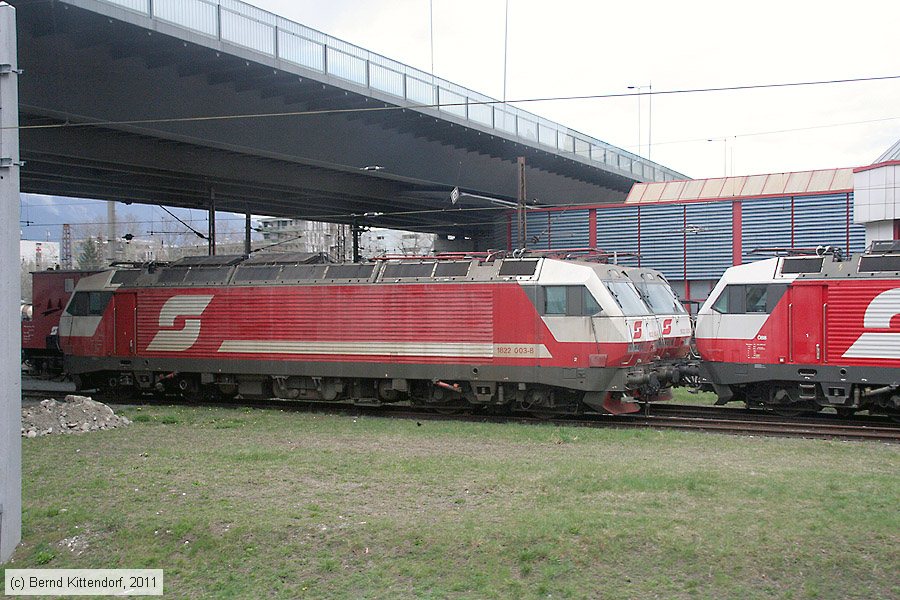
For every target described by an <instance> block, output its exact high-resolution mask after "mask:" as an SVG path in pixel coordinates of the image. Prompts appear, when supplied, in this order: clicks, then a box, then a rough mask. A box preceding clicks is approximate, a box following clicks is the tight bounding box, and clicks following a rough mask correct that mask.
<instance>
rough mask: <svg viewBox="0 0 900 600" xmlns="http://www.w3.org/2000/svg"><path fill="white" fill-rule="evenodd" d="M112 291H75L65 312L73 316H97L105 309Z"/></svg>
mask: <svg viewBox="0 0 900 600" xmlns="http://www.w3.org/2000/svg"><path fill="white" fill-rule="evenodd" d="M110 298H112V292H75V294H74V295H73V296H72V300H71V301H69V305H68V306H67V307H66V313H67V314H70V315H72V316H73V317H99V316H100V315H102V314H103V311H105V310H106V305H107V304H109V300H110Z"/></svg>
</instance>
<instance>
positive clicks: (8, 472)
mask: <svg viewBox="0 0 900 600" xmlns="http://www.w3.org/2000/svg"><path fill="white" fill-rule="evenodd" d="M17 64H18V63H17V59H16V9H14V8H13V7H12V6H9V5H8V4H6V3H5V2H0V127H2V129H0V331H3V332H5V333H4V335H2V336H0V563H3V562H6V561H7V560H9V558H10V557H11V556H12V553H13V550H15V548H16V546H17V545H18V543H19V541H20V540H21V539H22V435H21V432H22V374H21V373H22V370H21V360H20V359H21V356H22V348H21V344H22V338H21V336H20V335H19V331H21V318H20V313H19V302H20V300H21V299H22V294H21V284H20V278H19V268H20V267H19V131H18V129H16V127H17V126H18V124H19V94H18V82H17V80H16V78H17V77H18V74H17V72H16V70H17Z"/></svg>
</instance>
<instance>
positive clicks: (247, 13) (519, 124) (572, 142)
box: [100, 0, 685, 181]
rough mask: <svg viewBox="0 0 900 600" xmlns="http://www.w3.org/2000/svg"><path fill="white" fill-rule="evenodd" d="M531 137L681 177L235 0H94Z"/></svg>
mask: <svg viewBox="0 0 900 600" xmlns="http://www.w3.org/2000/svg"><path fill="white" fill-rule="evenodd" d="M100 1H101V2H104V3H107V4H114V5H116V6H120V7H123V8H127V9H129V10H132V11H135V12H138V13H141V14H144V15H147V16H149V17H152V18H156V19H159V20H161V21H166V22H168V23H171V24H174V25H177V26H180V27H183V28H185V29H188V30H190V31H192V32H194V33H199V34H201V35H206V36H209V37H210V38H213V39H217V40H221V41H224V42H228V43H231V44H235V45H238V46H242V47H244V48H249V49H251V50H255V51H257V52H260V53H262V54H266V55H268V56H272V57H274V58H278V59H280V60H283V61H287V62H289V63H293V64H296V65H299V66H301V67H304V68H306V69H310V70H313V71H317V72H320V73H323V74H327V75H331V76H333V77H337V78H339V79H343V80H345V81H348V82H350V83H354V84H356V85H359V86H362V87H365V88H368V89H371V90H376V91H378V92H381V93H383V94H387V95H389V96H394V97H396V98H398V99H402V100H406V101H407V102H409V103H410V104H413V105H415V104H420V105H425V106H436V107H437V109H438V110H439V111H441V112H444V113H446V114H448V115H452V116H454V117H456V118H459V119H463V120H466V121H470V122H471V123H473V124H477V125H479V126H481V127H486V128H489V129H493V130H496V131H497V132H499V133H501V134H502V135H505V136H507V137H515V138H518V139H520V140H522V141H523V142H525V143H530V144H536V145H538V146H539V147H541V148H543V149H544V150H547V151H548V152H556V153H558V154H560V155H563V156H568V157H570V158H574V159H576V160H580V161H581V162H584V163H587V164H595V165H605V166H607V167H612V168H614V169H617V170H619V171H620V172H625V173H628V174H630V175H631V176H633V177H634V178H635V179H638V180H641V181H671V180H673V179H684V178H685V176H684V175H682V174H681V173H678V172H676V171H672V170H671V169H667V168H666V167H663V166H661V165H659V164H657V163H655V162H653V161H650V160H647V159H645V158H643V157H640V156H638V155H636V154H633V153H631V152H628V151H626V150H622V149H621V148H617V147H615V146H612V145H610V144H607V143H606V142H602V141H600V140H598V139H596V138H593V137H590V136H588V135H585V134H582V133H579V132H577V131H574V130H571V129H568V128H566V127H564V126H562V125H559V124H558V123H554V122H553V121H550V120H548V119H544V118H542V117H539V116H537V115H535V114H533V113H530V112H528V111H525V110H522V109H520V108H517V107H515V106H511V105H509V104H507V103H501V102H500V101H499V100H496V99H495V98H491V97H489V96H485V95H484V94H479V93H478V92H474V91H472V90H469V89H467V88H464V87H462V86H459V85H456V84H454V83H452V82H450V81H446V80H444V79H441V78H438V77H435V76H434V75H431V74H429V73H425V72H424V71H420V70H418V69H415V68H413V67H410V66H407V65H404V64H402V63H399V62H397V61H394V60H391V59H389V58H386V57H384V56H381V55H379V54H375V53H372V52H369V51H368V50H365V49H363V48H360V47H358V46H354V45H353V44H349V43H347V42H344V41H341V40H339V39H337V38H333V37H331V36H329V35H326V34H324V33H322V32H320V31H316V30H315V29H311V28H309V27H306V26H304V25H301V24H299V23H295V22H294V21H290V20H288V19H284V18H282V17H279V16H278V15H275V14H273V13H270V12H268V11H265V10H262V9H260V8H256V7H255V6H252V5H250V4H247V3H245V2H241V1H240V0H100Z"/></svg>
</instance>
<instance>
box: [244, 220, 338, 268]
mask: <svg viewBox="0 0 900 600" xmlns="http://www.w3.org/2000/svg"><path fill="white" fill-rule="evenodd" d="M259 231H260V233H261V234H262V237H263V242H262V243H261V244H259V245H258V247H260V248H265V247H271V248H272V250H273V251H274V250H277V251H279V252H310V253H316V252H323V253H325V254H327V255H328V256H330V257H331V259H332V260H343V259H346V258H349V256H348V251H349V249H350V247H352V241H351V240H350V230H349V227H348V226H347V225H339V224H337V223H322V222H319V221H304V220H302V219H287V218H283V217H263V218H261V219H259ZM276 244H277V245H276ZM254 245H256V244H254Z"/></svg>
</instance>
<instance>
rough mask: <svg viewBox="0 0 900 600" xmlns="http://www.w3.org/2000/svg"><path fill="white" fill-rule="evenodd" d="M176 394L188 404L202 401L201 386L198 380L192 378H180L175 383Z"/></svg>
mask: <svg viewBox="0 0 900 600" xmlns="http://www.w3.org/2000/svg"><path fill="white" fill-rule="evenodd" d="M175 390H176V393H177V394H178V395H179V396H181V397H182V398H184V399H185V400H187V401H188V402H198V401H200V400H201V399H202V396H201V394H200V385H199V384H198V382H197V379H196V378H194V377H190V376H187V375H185V376H182V377H179V378H178V379H177V380H176V381H175Z"/></svg>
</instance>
